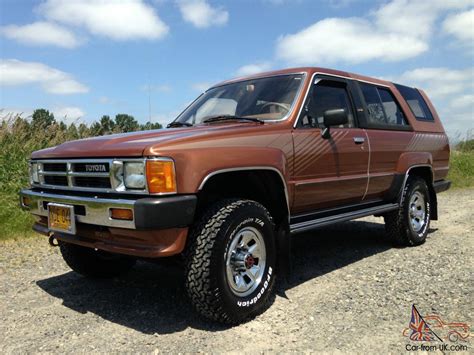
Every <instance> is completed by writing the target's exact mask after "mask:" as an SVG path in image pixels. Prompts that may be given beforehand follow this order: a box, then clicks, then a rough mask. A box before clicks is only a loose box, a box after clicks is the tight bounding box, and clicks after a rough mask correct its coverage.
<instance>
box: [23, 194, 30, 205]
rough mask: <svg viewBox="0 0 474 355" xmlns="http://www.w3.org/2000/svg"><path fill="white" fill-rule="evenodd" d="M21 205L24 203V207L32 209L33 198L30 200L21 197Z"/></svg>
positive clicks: (26, 197)
mask: <svg viewBox="0 0 474 355" xmlns="http://www.w3.org/2000/svg"><path fill="white" fill-rule="evenodd" d="M21 203H22V204H23V206H25V207H30V205H31V198H29V197H28V196H21Z"/></svg>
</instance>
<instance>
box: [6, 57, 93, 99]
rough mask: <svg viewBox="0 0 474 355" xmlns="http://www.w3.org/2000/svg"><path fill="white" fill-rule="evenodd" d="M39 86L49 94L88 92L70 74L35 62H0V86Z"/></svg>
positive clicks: (86, 88)
mask: <svg viewBox="0 0 474 355" xmlns="http://www.w3.org/2000/svg"><path fill="white" fill-rule="evenodd" d="M30 84H39V85H40V86H41V87H42V88H43V89H44V90H45V91H46V92H48V93H51V94H60V95H66V94H81V93H85V92H88V91H89V88H88V87H87V86H85V85H84V84H81V83H80V82H78V81H76V80H75V79H74V78H73V77H72V76H71V75H70V74H68V73H65V72H63V71H61V70H58V69H55V68H51V67H49V66H47V65H44V64H42V63H37V62H22V61H19V60H16V59H2V60H0V85H1V86H17V85H30Z"/></svg>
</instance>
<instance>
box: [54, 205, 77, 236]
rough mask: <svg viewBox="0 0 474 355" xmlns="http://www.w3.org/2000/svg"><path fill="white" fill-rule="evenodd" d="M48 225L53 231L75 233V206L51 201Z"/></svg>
mask: <svg viewBox="0 0 474 355" xmlns="http://www.w3.org/2000/svg"><path fill="white" fill-rule="evenodd" d="M48 226H49V229H51V230H53V231H58V232H64V233H69V234H75V233H76V231H75V218H74V206H68V205H61V204H57V203H49V204H48Z"/></svg>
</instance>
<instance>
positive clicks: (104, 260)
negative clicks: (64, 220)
mask: <svg viewBox="0 0 474 355" xmlns="http://www.w3.org/2000/svg"><path fill="white" fill-rule="evenodd" d="M59 249H60V251H61V255H62V256H63V259H64V261H65V262H66V264H67V265H68V266H69V267H70V268H71V269H72V270H73V271H75V272H77V273H79V274H81V275H83V276H86V277H91V278H111V277H115V276H119V275H121V274H123V273H125V272H127V271H128V270H130V269H131V268H132V267H133V266H134V265H135V262H136V260H135V259H133V258H128V257H126V256H122V255H118V254H112V253H108V252H105V251H101V250H97V251H96V250H94V249H91V248H85V247H83V246H80V245H75V244H70V243H64V242H59Z"/></svg>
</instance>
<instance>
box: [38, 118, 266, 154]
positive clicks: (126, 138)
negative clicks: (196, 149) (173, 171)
mask: <svg viewBox="0 0 474 355" xmlns="http://www.w3.org/2000/svg"><path fill="white" fill-rule="evenodd" d="M255 126H259V127H262V126H261V125H259V124H248V123H247V124H241V123H240V124H235V123H222V124H213V125H202V126H195V127H186V128H171V129H160V130H152V131H141V132H131V133H122V134H112V135H107V136H101V137H94V138H86V139H80V140H76V141H70V142H66V143H63V144H60V145H58V146H56V147H52V148H47V149H42V150H38V151H36V152H34V153H33V154H32V158H33V159H48V158H53V159H54V158H82V157H87V158H93V157H95V158H103V157H140V156H143V154H144V152H148V151H150V149H151V148H152V147H157V146H160V147H163V146H167V145H175V144H176V143H178V142H182V141H183V140H184V141H188V140H196V139H198V140H199V139H201V138H202V139H204V140H206V139H209V138H212V137H213V136H216V135H221V134H222V133H225V132H229V131H236V132H242V130H246V129H249V128H250V129H255V128H256V127H255Z"/></svg>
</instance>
